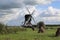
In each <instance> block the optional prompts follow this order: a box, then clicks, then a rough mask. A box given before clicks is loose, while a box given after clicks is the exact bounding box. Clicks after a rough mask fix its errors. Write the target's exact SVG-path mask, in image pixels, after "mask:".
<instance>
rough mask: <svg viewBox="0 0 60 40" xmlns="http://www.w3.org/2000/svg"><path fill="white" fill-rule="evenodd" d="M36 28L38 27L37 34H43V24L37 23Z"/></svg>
mask: <svg viewBox="0 0 60 40" xmlns="http://www.w3.org/2000/svg"><path fill="white" fill-rule="evenodd" d="M37 26H38V29H39V30H38V33H40V32H41V33H43V32H44V31H45V24H44V22H39V23H38V24H37Z"/></svg>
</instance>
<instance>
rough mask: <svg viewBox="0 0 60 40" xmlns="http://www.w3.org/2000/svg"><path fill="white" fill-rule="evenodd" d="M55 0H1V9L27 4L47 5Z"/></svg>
mask: <svg viewBox="0 0 60 40" xmlns="http://www.w3.org/2000/svg"><path fill="white" fill-rule="evenodd" d="M52 2H53V0H0V9H10V8H21V7H24V6H26V5H47V4H50V3H52Z"/></svg>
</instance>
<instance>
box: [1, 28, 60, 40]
mask: <svg viewBox="0 0 60 40" xmlns="http://www.w3.org/2000/svg"><path fill="white" fill-rule="evenodd" d="M37 31H38V30H35V31H32V30H31V29H30V28H28V29H27V31H19V32H17V33H16V34H14V33H13V34H0V40H60V37H54V36H55V32H56V29H46V30H45V32H44V33H37Z"/></svg>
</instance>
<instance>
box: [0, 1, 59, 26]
mask: <svg viewBox="0 0 60 40" xmlns="http://www.w3.org/2000/svg"><path fill="white" fill-rule="evenodd" d="M59 4H60V0H0V23H4V24H7V25H12V26H17V25H22V24H23V22H24V16H25V15H26V14H29V13H28V11H27V9H26V8H28V10H29V11H30V13H32V12H33V11H34V10H35V11H34V13H33V15H32V17H33V18H34V19H35V22H34V21H33V20H32V24H37V23H38V22H39V21H43V22H44V23H45V24H60V5H59Z"/></svg>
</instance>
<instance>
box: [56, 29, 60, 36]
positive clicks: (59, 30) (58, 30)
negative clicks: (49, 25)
mask: <svg viewBox="0 0 60 40" xmlns="http://www.w3.org/2000/svg"><path fill="white" fill-rule="evenodd" d="M56 36H60V28H58V29H57V31H56Z"/></svg>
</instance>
